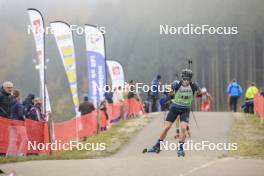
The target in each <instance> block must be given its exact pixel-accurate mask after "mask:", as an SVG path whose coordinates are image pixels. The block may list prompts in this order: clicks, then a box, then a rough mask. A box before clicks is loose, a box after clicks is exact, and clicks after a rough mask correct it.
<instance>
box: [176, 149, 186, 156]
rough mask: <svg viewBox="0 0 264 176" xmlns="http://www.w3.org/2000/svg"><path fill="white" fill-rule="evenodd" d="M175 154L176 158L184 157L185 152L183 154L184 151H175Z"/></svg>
mask: <svg viewBox="0 0 264 176" xmlns="http://www.w3.org/2000/svg"><path fill="white" fill-rule="evenodd" d="M177 154H178V157H181V156H182V157H184V156H185V152H184V150H183V149H179V150H178V151H177Z"/></svg>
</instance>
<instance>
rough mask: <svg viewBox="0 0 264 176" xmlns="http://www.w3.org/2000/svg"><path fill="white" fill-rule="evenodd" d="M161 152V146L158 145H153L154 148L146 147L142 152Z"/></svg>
mask: <svg viewBox="0 0 264 176" xmlns="http://www.w3.org/2000/svg"><path fill="white" fill-rule="evenodd" d="M159 152H160V149H159V148H156V147H152V148H145V149H144V150H143V151H142V153H143V154H144V153H157V154H158V153H159Z"/></svg>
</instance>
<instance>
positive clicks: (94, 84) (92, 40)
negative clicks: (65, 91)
mask: <svg viewBox="0 0 264 176" xmlns="http://www.w3.org/2000/svg"><path fill="white" fill-rule="evenodd" d="M85 42H86V56H87V66H88V67H87V68H88V95H89V98H90V100H91V101H92V102H93V104H94V105H95V106H96V105H97V103H99V102H100V101H102V100H103V99H104V87H105V85H106V64H105V42H104V35H103V34H102V32H101V31H100V30H98V29H97V28H96V27H94V26H89V25H85Z"/></svg>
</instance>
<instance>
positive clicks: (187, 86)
mask: <svg viewBox="0 0 264 176" xmlns="http://www.w3.org/2000/svg"><path fill="white" fill-rule="evenodd" d="M181 77H182V79H181V81H179V82H178V83H176V85H175V89H174V94H175V95H174V97H173V99H172V104H171V106H170V109H169V113H168V114H167V117H166V120H165V125H164V128H163V129H162V131H161V133H160V136H159V139H158V140H157V142H156V144H155V145H154V146H153V147H152V148H150V149H144V150H143V153H145V152H156V153H159V152H160V143H161V142H162V141H163V140H164V139H165V138H166V136H167V133H168V131H169V130H170V128H171V127H172V124H173V123H174V121H175V120H176V119H177V117H178V116H179V119H180V136H179V147H178V150H177V154H178V156H185V152H184V148H183V145H184V142H185V138H186V131H187V128H188V123H189V115H190V111H191V107H192V101H193V98H194V95H195V93H197V95H201V88H200V87H199V86H198V84H197V83H194V82H192V70H190V69H184V70H182V74H181Z"/></svg>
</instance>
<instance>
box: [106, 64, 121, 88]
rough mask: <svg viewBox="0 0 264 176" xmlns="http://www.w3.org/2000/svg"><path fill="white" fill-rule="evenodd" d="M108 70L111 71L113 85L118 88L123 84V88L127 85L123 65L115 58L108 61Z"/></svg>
mask: <svg viewBox="0 0 264 176" xmlns="http://www.w3.org/2000/svg"><path fill="white" fill-rule="evenodd" d="M106 64H107V68H108V71H109V73H110V77H111V82H112V87H113V88H116V87H119V86H121V87H122V88H123V87H124V85H125V77H124V71H123V68H122V65H121V64H120V63H119V62H117V61H113V60H108V61H106Z"/></svg>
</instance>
